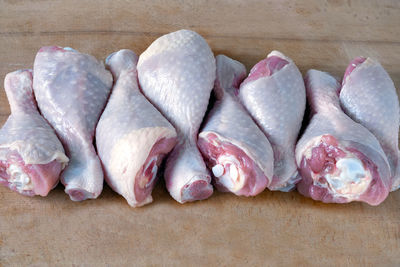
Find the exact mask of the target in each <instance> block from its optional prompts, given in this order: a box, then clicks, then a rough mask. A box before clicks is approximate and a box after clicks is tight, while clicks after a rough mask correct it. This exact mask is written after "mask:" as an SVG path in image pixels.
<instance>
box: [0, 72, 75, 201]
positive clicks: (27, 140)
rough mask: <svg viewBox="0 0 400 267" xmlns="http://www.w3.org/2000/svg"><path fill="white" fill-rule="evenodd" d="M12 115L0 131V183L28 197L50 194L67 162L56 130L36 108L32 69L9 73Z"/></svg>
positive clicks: (7, 91)
mask: <svg viewBox="0 0 400 267" xmlns="http://www.w3.org/2000/svg"><path fill="white" fill-rule="evenodd" d="M4 88H5V91H6V94H7V98H8V101H9V103H10V107H11V115H10V116H9V117H8V120H7V122H6V123H5V124H4V126H3V128H2V129H1V130H0V184H2V185H4V186H7V187H8V188H10V189H11V190H13V191H16V192H18V193H20V194H23V195H27V196H34V195H41V196H47V194H48V193H49V191H50V190H51V189H53V188H54V187H55V186H56V185H57V184H58V181H59V177H60V172H61V170H62V169H64V167H65V166H66V164H67V162H68V158H67V156H65V154H64V149H63V147H62V145H61V143H60V141H59V140H58V138H57V136H56V134H55V132H54V130H53V129H52V128H51V127H50V125H49V124H48V123H47V122H46V121H45V119H43V117H42V116H41V115H40V114H39V111H38V110H37V106H36V101H35V98H34V96H33V90H32V71H31V70H19V71H15V72H12V73H9V74H7V76H6V78H5V80H4Z"/></svg>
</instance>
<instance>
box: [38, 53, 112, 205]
mask: <svg viewBox="0 0 400 267" xmlns="http://www.w3.org/2000/svg"><path fill="white" fill-rule="evenodd" d="M33 73H34V75H33V77H34V78H33V89H34V92H35V96H36V100H37V103H38V106H39V108H40V111H41V113H42V115H43V116H44V117H45V118H46V120H47V121H48V122H49V123H50V124H51V126H53V128H54V129H55V131H56V133H57V135H58V137H59V138H60V140H61V142H62V144H63V145H64V148H65V150H66V154H67V156H68V157H69V158H70V162H69V165H68V167H67V168H66V169H65V170H64V171H63V172H62V174H61V182H62V183H63V184H64V186H65V192H66V193H67V194H68V195H69V196H70V198H71V200H73V201H81V200H85V199H88V198H92V199H93V198H97V197H98V196H99V195H100V193H101V191H102V189H103V181H104V179H103V171H102V168H101V164H100V160H99V158H98V156H97V154H96V151H95V148H94V146H93V137H94V131H95V128H96V124H97V122H98V120H99V118H100V115H101V112H102V111H103V109H104V106H105V104H106V102H107V99H108V96H109V94H110V90H111V87H112V75H111V73H110V72H108V71H107V70H106V69H105V68H104V65H103V64H102V63H101V62H99V61H98V60H96V58H94V57H92V56H90V55H87V54H82V53H79V52H77V51H75V50H73V49H70V48H61V47H56V46H48V47H42V48H41V49H40V50H39V52H38V53H37V55H36V58H35V62H34V68H33Z"/></svg>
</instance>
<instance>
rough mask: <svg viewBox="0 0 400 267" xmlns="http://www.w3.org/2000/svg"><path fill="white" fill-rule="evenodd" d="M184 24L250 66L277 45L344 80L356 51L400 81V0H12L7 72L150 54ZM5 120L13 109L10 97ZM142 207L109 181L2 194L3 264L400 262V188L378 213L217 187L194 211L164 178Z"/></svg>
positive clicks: (0, 28)
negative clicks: (55, 59)
mask: <svg viewBox="0 0 400 267" xmlns="http://www.w3.org/2000/svg"><path fill="white" fill-rule="evenodd" d="M181 28H189V29H193V30H195V31H197V32H199V33H200V34H202V35H203V36H204V37H205V38H206V39H207V41H208V42H209V44H210V46H211V48H212V49H213V51H214V52H215V54H219V53H224V54H227V55H229V56H231V57H233V58H235V59H237V60H240V61H242V62H243V63H244V64H245V65H246V66H247V67H248V68H250V67H251V66H252V65H254V64H255V63H256V62H257V61H258V60H260V59H262V58H263V57H265V56H266V55H267V53H269V52H270V51H271V50H272V49H279V50H281V51H282V52H284V53H285V54H287V55H288V56H290V57H291V58H292V59H293V60H294V61H295V62H296V63H297V65H298V66H299V68H300V69H301V70H302V71H303V72H305V71H306V70H307V69H309V68H317V69H321V70H324V71H329V72H331V73H333V74H334V75H337V76H338V77H340V76H342V74H343V72H344V69H345V67H346V65H347V64H348V62H349V61H350V59H352V58H353V57H355V56H358V55H364V56H373V57H375V58H377V59H378V60H379V61H380V62H381V63H382V64H383V66H384V67H385V68H386V69H387V70H388V72H389V73H390V75H391V76H392V78H393V80H394V81H395V84H396V87H397V88H400V2H399V1H395V0H393V1H361V0H360V1H351V0H348V1H342V0H326V1H313V0H306V1H298V2H295V1H279V0H276V1H245V0H242V1H239V0H235V1H228V0H225V1H219V2H217V1H205V0H199V1H186V0H181V1H178V0H176V1H173V0H163V1H162V0H160V1H132V2H129V1H122V0H114V1H113V0H104V1H86V0H76V1H53V0H42V1H22V0H15V1H12V0H6V1H5V0H0V44H1V45H0V74H1V75H0V77H1V78H3V77H4V76H5V74H6V73H7V72H10V71H13V70H15V69H21V68H29V67H31V66H32V62H33V59H34V56H35V53H36V51H37V50H38V49H39V48H40V47H41V46H44V45H60V46H70V47H73V48H75V49H78V50H80V51H82V52H86V53H90V54H93V55H95V56H96V57H98V58H100V59H104V58H105V57H106V56H107V55H108V54H109V53H111V52H113V51H116V50H118V49H121V48H130V49H133V50H134V51H135V52H137V53H141V52H142V51H143V50H144V49H145V48H146V47H147V46H148V45H149V44H150V43H151V42H152V41H153V40H154V39H155V38H157V37H158V36H160V35H162V34H164V33H167V32H170V31H174V30H177V29H181ZM0 103H1V105H0V115H1V116H0V119H1V123H3V122H4V121H5V120H6V118H7V116H8V114H9V107H8V104H7V100H6V98H5V94H4V91H3V90H1V93H0ZM153 195H154V199H155V201H154V203H153V204H151V205H148V206H146V207H144V208H138V209H132V208H130V207H129V206H128V205H127V203H126V202H125V200H124V199H123V198H122V197H120V196H118V195H117V194H115V193H113V192H112V191H111V190H110V189H109V188H108V187H106V188H105V189H104V192H103V194H102V195H101V196H100V197H99V199H97V200H90V201H85V202H82V203H75V202H72V201H70V200H69V198H68V197H67V195H66V194H64V193H63V188H62V186H58V187H57V189H56V190H54V191H52V192H51V193H50V195H49V196H48V197H47V198H40V197H35V198H27V197H22V196H20V195H18V194H16V193H13V192H11V191H9V190H8V189H6V188H3V187H2V188H0V265H1V266H2V265H4V266H8V265H14V266H21V265H35V266H46V265H48V266H55V265H67V266H68V265H76V266H78V265H86V266H88V265H93V266H102V265H115V266H120V265H131V266H132V265H136V266H140V265H141V266H153V265H183V266H189V265H218V266H231V265H249V266H265V265H281V266H286V265H299V264H300V265H319V266H325V265H349V266H354V265H379V266H395V265H397V266H399V265H400V192H394V193H391V194H390V196H389V197H388V198H387V200H386V201H385V202H384V203H383V204H381V205H380V206H378V207H370V206H368V205H366V204H361V203H351V204H346V205H335V204H330V205H327V204H322V203H318V202H315V201H312V200H310V199H306V198H304V197H302V196H300V195H299V194H298V193H296V192H291V193H281V192H269V191H266V192H264V193H262V194H261V195H259V196H257V197H254V198H239V197H236V196H233V195H230V194H221V193H215V194H214V195H213V196H212V197H211V198H210V199H208V200H206V201H201V202H197V203H192V204H185V205H180V204H178V203H176V202H175V201H174V200H172V199H171V198H170V197H169V195H168V193H167V192H166V190H165V189H164V187H163V186H162V185H158V187H157V188H156V189H155V191H154V193H153Z"/></svg>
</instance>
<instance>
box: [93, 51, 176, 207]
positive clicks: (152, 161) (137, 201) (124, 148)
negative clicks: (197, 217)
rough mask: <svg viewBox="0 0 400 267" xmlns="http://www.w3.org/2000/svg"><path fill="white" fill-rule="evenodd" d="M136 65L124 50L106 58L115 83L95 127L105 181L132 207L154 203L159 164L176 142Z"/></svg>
mask: <svg viewBox="0 0 400 267" xmlns="http://www.w3.org/2000/svg"><path fill="white" fill-rule="evenodd" d="M136 64H137V56H136V55H135V53H133V52H132V51H130V50H126V49H125V50H120V51H118V52H116V53H113V54H111V55H110V56H109V57H108V58H107V60H106V65H107V67H108V69H109V70H110V71H111V73H112V74H113V76H114V88H113V90H112V93H111V96H110V99H109V101H108V103H107V106H106V108H105V110H104V112H103V114H102V115H101V117H100V120H99V123H98V124H97V128H96V145H97V152H98V155H99V157H100V160H101V162H102V164H103V169H104V176H105V180H106V181H107V183H108V184H109V185H110V187H111V188H113V189H114V191H116V192H118V193H119V194H121V195H122V196H123V197H124V198H125V199H126V200H127V201H128V203H129V205H131V206H133V207H139V206H143V205H145V204H148V203H150V202H152V200H153V199H152V197H151V191H152V190H153V188H154V185H155V184H156V179H155V178H156V175H157V170H158V166H159V165H160V163H161V161H162V159H163V158H164V156H165V155H166V154H167V153H169V152H170V151H171V150H172V148H173V147H174V146H175V144H176V141H177V140H176V132H175V129H174V127H172V125H171V124H170V123H169V122H168V121H167V120H166V119H165V118H164V117H163V116H162V115H161V114H160V112H159V111H158V110H157V109H156V108H155V107H154V106H153V105H152V104H151V103H150V102H149V101H148V100H147V99H146V98H145V97H144V96H143V95H142V93H141V92H140V91H139V86H138V81H137V72H136Z"/></svg>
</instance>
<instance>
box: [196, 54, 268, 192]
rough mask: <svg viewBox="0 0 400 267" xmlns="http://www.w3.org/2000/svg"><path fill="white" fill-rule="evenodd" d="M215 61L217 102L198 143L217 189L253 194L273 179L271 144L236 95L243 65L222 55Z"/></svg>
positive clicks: (242, 77) (242, 73) (242, 74)
mask: <svg viewBox="0 0 400 267" xmlns="http://www.w3.org/2000/svg"><path fill="white" fill-rule="evenodd" d="M216 63H217V77H216V80H215V85H214V92H215V95H216V98H217V101H216V102H215V104H214V106H213V108H212V110H211V112H210V114H209V115H208V117H207V118H206V120H205V123H204V126H203V129H202V130H201V132H200V134H199V139H198V146H199V148H200V151H201V152H202V154H203V157H204V158H205V161H206V163H207V166H208V167H209V169H211V170H212V173H213V176H214V184H215V186H216V188H217V189H218V190H220V191H223V192H232V193H234V194H236V195H239V196H255V195H257V194H259V193H261V192H262V191H264V189H265V188H266V187H267V185H268V184H269V183H270V182H271V181H272V175H273V163H274V155H273V151H272V147H271V144H270V143H269V141H268V139H267V138H266V136H265V135H264V134H263V132H262V131H261V130H260V129H259V128H258V126H257V125H256V124H255V122H254V121H253V120H252V118H251V117H250V115H249V114H248V113H247V111H246V110H245V109H244V108H243V107H242V105H241V104H240V103H239V100H238V98H237V96H236V95H235V94H237V93H238V87H239V85H240V83H241V82H242V81H243V79H244V78H245V77H246V68H245V67H244V65H243V64H241V63H240V62H238V61H236V60H233V59H231V58H229V57H227V56H224V55H218V56H217V57H216Z"/></svg>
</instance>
